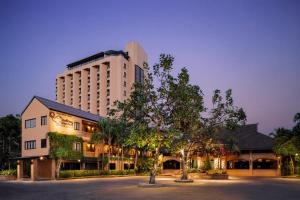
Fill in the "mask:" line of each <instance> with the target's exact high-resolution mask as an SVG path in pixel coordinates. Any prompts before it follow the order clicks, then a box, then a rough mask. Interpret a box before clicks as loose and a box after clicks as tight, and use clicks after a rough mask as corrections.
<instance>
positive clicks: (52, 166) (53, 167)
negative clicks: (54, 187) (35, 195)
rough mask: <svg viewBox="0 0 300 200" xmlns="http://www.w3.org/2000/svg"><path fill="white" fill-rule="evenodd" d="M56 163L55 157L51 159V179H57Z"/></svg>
mask: <svg viewBox="0 0 300 200" xmlns="http://www.w3.org/2000/svg"><path fill="white" fill-rule="evenodd" d="M55 169H56V163H55V160H54V159H51V179H55Z"/></svg>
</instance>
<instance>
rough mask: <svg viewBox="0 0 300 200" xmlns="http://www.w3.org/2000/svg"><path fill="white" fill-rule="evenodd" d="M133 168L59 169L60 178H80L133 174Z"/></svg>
mask: <svg viewBox="0 0 300 200" xmlns="http://www.w3.org/2000/svg"><path fill="white" fill-rule="evenodd" d="M134 174H135V172H134V170H120V171H117V170H110V171H105V170H63V171H60V173H59V177H60V178H63V179H65V178H80V177H97V176H124V175H125V176H126V175H134Z"/></svg>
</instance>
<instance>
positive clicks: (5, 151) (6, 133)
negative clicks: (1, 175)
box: [0, 115, 21, 169]
mask: <svg viewBox="0 0 300 200" xmlns="http://www.w3.org/2000/svg"><path fill="white" fill-rule="evenodd" d="M20 154H21V118H20V116H13V115H7V116H5V117H1V118H0V169H10V168H11V162H10V160H9V159H11V158H15V157H17V156H20ZM13 167H15V165H14V166H13Z"/></svg>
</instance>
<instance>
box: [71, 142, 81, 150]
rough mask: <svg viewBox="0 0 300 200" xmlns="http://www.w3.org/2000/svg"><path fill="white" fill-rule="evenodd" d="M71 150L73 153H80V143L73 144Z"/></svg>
mask: <svg viewBox="0 0 300 200" xmlns="http://www.w3.org/2000/svg"><path fill="white" fill-rule="evenodd" d="M73 150H75V151H81V143H80V142H75V143H74V144H73Z"/></svg>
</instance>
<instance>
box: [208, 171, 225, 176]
mask: <svg viewBox="0 0 300 200" xmlns="http://www.w3.org/2000/svg"><path fill="white" fill-rule="evenodd" d="M206 173H207V174H208V175H213V174H223V172H222V170H208V171H207V172H206Z"/></svg>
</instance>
